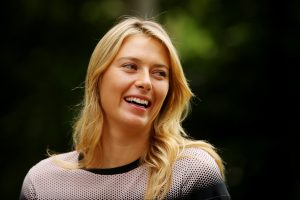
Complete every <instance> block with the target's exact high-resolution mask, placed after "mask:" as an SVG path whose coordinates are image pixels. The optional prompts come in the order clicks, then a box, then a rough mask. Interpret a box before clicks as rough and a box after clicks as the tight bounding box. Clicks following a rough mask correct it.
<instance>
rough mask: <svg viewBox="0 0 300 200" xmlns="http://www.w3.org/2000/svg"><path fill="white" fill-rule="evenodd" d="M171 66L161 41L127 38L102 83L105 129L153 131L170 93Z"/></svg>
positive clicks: (140, 37) (100, 84) (100, 85)
mask: <svg viewBox="0 0 300 200" xmlns="http://www.w3.org/2000/svg"><path fill="white" fill-rule="evenodd" d="M169 65H170V64H169V55H168V51H167V49H166V48H165V47H164V45H163V44H162V43H161V42H160V41H158V40H156V39H154V38H151V37H148V36H145V35H143V34H137V35H133V36H130V37H128V38H126V39H125V40H124V42H123V44H122V46H121V48H120V50H119V52H118V53H117V55H116V57H115V58H114V60H113V61H112V63H111V65H110V66H109V67H108V68H107V70H106V71H105V72H104V74H103V76H102V78H101V79H100V83H99V91H100V101H101V106H102V109H103V114H104V127H105V126H106V125H108V127H109V126H115V125H118V126H124V127H127V128H128V127H131V128H132V129H133V130H138V129H139V130H140V129H144V130H145V131H150V128H151V126H152V124H153V121H154V119H155V118H156V116H157V115H158V113H159V111H160V109H161V107H162V105H163V102H164V100H165V98H166V96H167V93H168V90H169Z"/></svg>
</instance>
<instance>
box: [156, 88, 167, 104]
mask: <svg viewBox="0 0 300 200" xmlns="http://www.w3.org/2000/svg"><path fill="white" fill-rule="evenodd" d="M158 88H159V91H158V93H159V101H160V104H161V105H162V104H163V102H164V101H165V99H166V97H167V95H168V91H169V84H164V85H161V86H159V87H158Z"/></svg>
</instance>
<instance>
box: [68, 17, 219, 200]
mask: <svg viewBox="0 0 300 200" xmlns="http://www.w3.org/2000/svg"><path fill="white" fill-rule="evenodd" d="M135 34H145V35H147V36H150V37H153V38H155V39H157V40H159V41H160V42H161V43H162V44H163V45H164V46H165V47H166V48H167V50H168V53H169V57H170V65H171V66H170V79H169V81H170V82H169V85H170V88H169V91H168V94H167V97H166V99H165V102H164V104H163V107H162V109H161V111H160V113H159V114H158V116H157V117H156V119H155V121H154V124H153V134H152V135H151V142H150V146H149V150H148V151H147V153H146V154H145V155H144V156H143V157H141V159H140V161H141V163H143V164H144V165H146V166H147V167H148V168H149V178H148V184H147V189H146V194H145V199H162V198H164V197H165V196H166V194H167V192H168V191H169V189H170V185H171V180H172V166H173V164H174V162H175V161H176V159H178V156H179V154H180V152H181V151H182V150H183V149H184V148H186V147H198V148H202V149H204V150H205V151H207V152H208V153H209V154H210V155H211V156H212V157H213V158H214V159H215V160H216V163H217V164H218V166H219V168H220V171H221V174H222V175H224V173H223V171H224V168H223V164H222V160H221V158H220V157H219V155H218V154H217V153H216V151H215V150H214V147H213V146H212V145H211V144H209V143H207V142H205V141H193V140H191V139H188V136H187V134H186V133H185V131H184V129H183V128H182V125H181V123H182V121H183V120H184V118H185V117H186V115H187V113H188V111H189V101H190V99H191V97H193V93H192V91H191V90H190V88H189V86H188V83H187V81H186V78H185V76H184V73H183V70H182V67H181V63H180V60H179V57H178V55H177V52H176V49H175V47H174V46H173V44H172V42H171V40H170V37H169V36H168V34H167V33H166V31H165V30H164V29H163V28H162V26H161V25H160V24H158V23H157V22H155V21H153V20H142V19H138V18H133V17H131V18H126V19H123V20H122V21H120V22H119V23H118V24H116V25H115V26H114V27H113V28H112V29H110V30H109V31H108V32H107V33H106V34H105V35H104V36H103V38H102V39H101V40H100V41H99V43H98V44H97V46H96V48H95V49H94V52H93V53H92V56H91V58H90V62H89V66H88V70H87V75H86V81H85V96H84V100H83V104H82V109H81V112H80V113H79V116H78V118H77V120H76V122H75V124H74V134H73V141H74V148H75V150H77V151H78V152H81V153H82V154H83V159H82V160H80V162H79V167H86V166H88V165H89V164H91V163H93V162H94V161H95V160H94V159H96V158H97V156H96V155H99V152H100V150H101V147H100V140H101V130H102V126H103V112H102V109H101V105H100V97H99V87H98V84H99V78H100V77H101V76H102V75H103V73H104V71H105V70H106V69H107V68H108V67H109V65H110V63H111V62H112V61H113V59H114V57H115V56H116V54H117V53H118V51H119V49H120V47H121V45H122V43H123V41H124V39H125V38H127V37H129V36H131V35H135Z"/></svg>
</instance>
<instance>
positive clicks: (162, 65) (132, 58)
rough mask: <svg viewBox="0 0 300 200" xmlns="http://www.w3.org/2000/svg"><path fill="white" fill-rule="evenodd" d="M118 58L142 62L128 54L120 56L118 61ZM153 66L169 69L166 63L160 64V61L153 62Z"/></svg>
mask: <svg viewBox="0 0 300 200" xmlns="http://www.w3.org/2000/svg"><path fill="white" fill-rule="evenodd" d="M120 60H132V61H134V62H138V63H141V62H142V60H140V59H138V58H136V57H131V56H128V57H121V58H119V59H118V60H117V61H120ZM153 66H155V67H161V68H167V69H169V66H168V65H165V64H161V63H155V64H154V65H153Z"/></svg>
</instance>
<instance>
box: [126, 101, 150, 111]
mask: <svg viewBox="0 0 300 200" xmlns="http://www.w3.org/2000/svg"><path fill="white" fill-rule="evenodd" d="M126 103H127V104H129V105H130V106H131V107H132V108H134V109H135V110H137V111H140V112H145V111H146V110H147V108H145V107H143V106H138V105H135V104H133V103H128V102H127V101H126Z"/></svg>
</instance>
